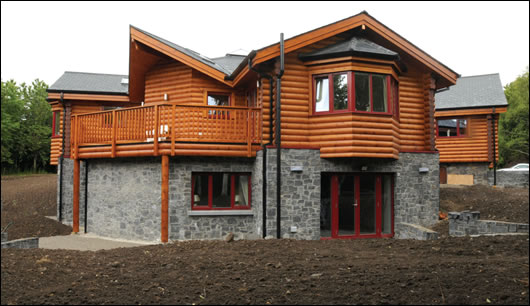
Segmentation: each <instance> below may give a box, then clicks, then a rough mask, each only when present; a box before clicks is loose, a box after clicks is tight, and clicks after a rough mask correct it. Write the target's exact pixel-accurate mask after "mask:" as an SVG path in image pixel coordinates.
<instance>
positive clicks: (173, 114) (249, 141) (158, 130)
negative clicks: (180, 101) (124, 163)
mask: <svg viewBox="0 0 530 306" xmlns="http://www.w3.org/2000/svg"><path fill="white" fill-rule="evenodd" d="M261 120H262V116H261V109H259V108H247V107H219V106H181V105H171V104H158V105H149V106H141V107H132V108H124V109H117V110H112V111H103V112H96V113H87V114H80V115H74V116H72V125H71V127H72V132H71V135H72V136H71V144H72V146H71V148H72V157H73V158H83V156H81V155H83V153H87V152H92V153H94V154H95V152H106V153H107V154H100V155H101V157H105V156H107V155H109V153H110V157H116V152H117V147H118V145H120V146H121V145H127V144H128V145H130V147H132V146H133V145H136V147H137V148H139V149H141V150H143V153H145V151H146V150H148V151H149V152H151V151H152V155H155V156H157V155H160V154H159V153H160V152H159V150H161V149H164V150H166V152H168V151H167V150H170V151H169V152H170V153H171V155H175V151H176V150H177V149H176V148H177V147H179V148H182V147H183V146H185V145H183V144H193V143H199V144H205V145H203V146H202V147H201V148H208V146H207V145H206V144H226V146H221V147H222V148H226V147H228V145H236V146H238V148H241V147H242V146H244V147H245V148H246V155H247V156H249V157H250V156H251V154H252V145H253V144H255V145H256V144H260V143H261V136H262V133H261V125H262V124H261ZM138 144H144V145H143V146H138ZM162 144H163V145H162ZM97 147H100V148H99V149H98V148H97ZM101 147H105V148H106V149H103V148H101ZM109 147H110V148H109ZM187 147H189V148H190V149H191V150H193V148H194V146H193V145H188V146H187ZM214 147H215V148H219V147H220V146H210V148H214ZM90 148H92V149H90ZM109 149H110V151H109ZM85 155H86V156H88V155H87V154H85ZM96 155H97V154H96ZM134 155H135V154H134V153H131V152H129V154H128V155H127V156H134ZM141 155H146V154H138V156H141ZM147 155H150V154H147ZM221 155H223V154H221Z"/></svg>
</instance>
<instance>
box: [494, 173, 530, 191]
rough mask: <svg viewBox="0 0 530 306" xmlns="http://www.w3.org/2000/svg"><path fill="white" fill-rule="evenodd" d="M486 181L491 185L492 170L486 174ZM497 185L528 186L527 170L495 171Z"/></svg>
mask: <svg viewBox="0 0 530 306" xmlns="http://www.w3.org/2000/svg"><path fill="white" fill-rule="evenodd" d="M488 182H489V184H490V185H492V186H493V171H490V173H489V175H488ZM497 186H499V187H526V188H528V171H497Z"/></svg>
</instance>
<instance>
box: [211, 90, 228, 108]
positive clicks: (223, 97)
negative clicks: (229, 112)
mask: <svg viewBox="0 0 530 306" xmlns="http://www.w3.org/2000/svg"><path fill="white" fill-rule="evenodd" d="M207 102H208V105H212V106H229V105H230V95H229V94H225V93H213V92H209V93H208V99H207Z"/></svg>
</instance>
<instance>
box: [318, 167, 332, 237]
mask: <svg viewBox="0 0 530 306" xmlns="http://www.w3.org/2000/svg"><path fill="white" fill-rule="evenodd" d="M320 237H331V175H329V174H324V173H323V174H322V178H321V181H320Z"/></svg>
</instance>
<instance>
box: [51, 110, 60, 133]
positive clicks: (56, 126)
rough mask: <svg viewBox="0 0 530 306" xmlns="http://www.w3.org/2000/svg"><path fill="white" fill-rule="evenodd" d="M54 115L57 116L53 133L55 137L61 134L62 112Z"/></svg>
mask: <svg viewBox="0 0 530 306" xmlns="http://www.w3.org/2000/svg"><path fill="white" fill-rule="evenodd" d="M53 114H54V115H55V130H54V131H53V135H59V134H60V133H61V131H60V127H61V112H54V113H53Z"/></svg>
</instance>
